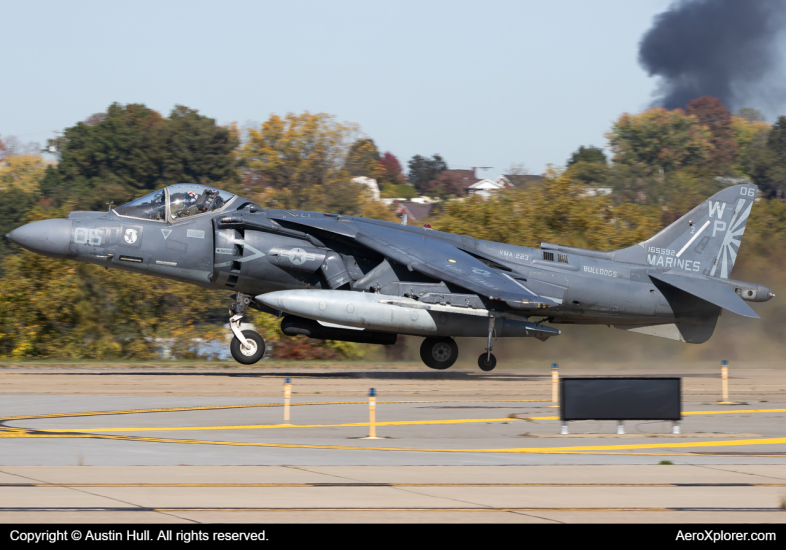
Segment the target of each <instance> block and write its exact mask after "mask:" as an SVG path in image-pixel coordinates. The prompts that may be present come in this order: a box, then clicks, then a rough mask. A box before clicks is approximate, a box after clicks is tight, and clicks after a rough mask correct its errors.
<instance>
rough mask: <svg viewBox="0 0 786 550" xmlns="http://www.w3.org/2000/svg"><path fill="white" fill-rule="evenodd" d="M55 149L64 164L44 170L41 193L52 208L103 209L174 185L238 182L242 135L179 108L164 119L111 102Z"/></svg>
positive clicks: (146, 110) (145, 109) (68, 131)
mask: <svg viewBox="0 0 786 550" xmlns="http://www.w3.org/2000/svg"><path fill="white" fill-rule="evenodd" d="M51 144H52V145H56V146H57V148H58V151H59V154H60V160H59V162H58V164H57V166H56V167H54V166H51V167H49V168H48V169H47V173H46V175H45V177H44V179H43V181H42V183H41V191H42V193H43V195H44V197H46V198H47V199H48V200H49V201H50V202H51V203H52V204H54V205H60V204H63V203H64V202H65V201H67V200H73V201H75V205H76V207H77V208H79V209H82V210H103V209H105V208H106V203H107V202H109V201H114V204H115V205H117V204H122V203H124V202H126V201H129V200H132V199H135V198H137V197H139V196H141V195H144V194H145V193H147V192H149V191H151V190H154V189H158V188H161V187H165V186H167V185H171V184H173V183H178V182H196V183H204V184H218V183H219V182H224V183H230V182H231V181H232V180H234V178H235V177H236V174H235V165H234V159H233V156H232V152H233V150H234V148H235V147H236V146H237V137H236V136H235V135H234V134H233V133H232V132H231V130H230V129H229V128H223V127H220V126H216V123H215V120H213V119H211V118H207V117H204V116H202V115H200V114H198V112H197V111H196V110H193V109H189V108H187V107H182V106H176V107H175V108H174V109H173V110H172V113H171V114H170V117H169V118H164V117H162V116H161V115H160V114H159V113H157V112H156V111H154V110H152V109H149V108H148V107H146V106H144V105H141V104H130V105H120V104H118V103H114V104H112V105H111V106H110V107H109V109H108V110H107V112H106V113H105V114H99V115H94V116H92V117H91V118H90V119H88V121H86V122H80V123H78V124H77V125H76V126H72V127H71V128H67V129H66V130H65V132H64V135H63V136H62V137H61V138H59V139H58V140H55V141H53V142H51ZM225 187H226V185H225Z"/></svg>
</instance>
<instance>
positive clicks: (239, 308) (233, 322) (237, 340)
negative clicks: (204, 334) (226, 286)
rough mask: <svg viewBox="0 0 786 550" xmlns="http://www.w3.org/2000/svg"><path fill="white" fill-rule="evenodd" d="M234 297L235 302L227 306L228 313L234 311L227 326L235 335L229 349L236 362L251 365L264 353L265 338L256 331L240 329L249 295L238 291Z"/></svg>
mask: <svg viewBox="0 0 786 550" xmlns="http://www.w3.org/2000/svg"><path fill="white" fill-rule="evenodd" d="M235 298H236V301H235V303H234V304H232V306H231V307H230V308H229V313H230V314H233V313H234V315H232V317H230V318H229V328H230V329H232V334H234V335H235V337H234V338H232V343H231V344H230V345H229V351H230V352H231V353H232V357H234V358H235V361H237V362H238V363H241V364H243V365H253V364H254V363H256V362H257V361H259V360H260V359H262V357H263V356H264V355H265V340H264V339H263V338H262V337H261V336H260V335H259V333H258V332H256V331H253V330H242V331H241V330H240V322H241V320H242V319H243V316H244V315H245V313H246V310H248V306H249V305H250V304H251V296H248V295H246V294H241V293H239V292H238V293H237V295H236V297H235Z"/></svg>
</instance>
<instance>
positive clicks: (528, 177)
mask: <svg viewBox="0 0 786 550" xmlns="http://www.w3.org/2000/svg"><path fill="white" fill-rule="evenodd" d="M499 180H504V181H505V182H507V183H509V184H510V185H512V186H513V187H515V188H516V189H520V188H522V187H527V186H528V185H532V184H533V183H538V182H540V181H543V176H538V175H535V174H507V175H503V176H500V177H499V178H497V181H499Z"/></svg>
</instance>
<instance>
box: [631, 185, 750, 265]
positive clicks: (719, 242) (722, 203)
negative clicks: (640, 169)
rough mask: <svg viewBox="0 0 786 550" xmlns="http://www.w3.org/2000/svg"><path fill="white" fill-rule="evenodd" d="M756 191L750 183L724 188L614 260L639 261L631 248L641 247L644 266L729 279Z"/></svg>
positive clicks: (639, 251) (639, 252)
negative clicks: (645, 264) (635, 259)
mask: <svg viewBox="0 0 786 550" xmlns="http://www.w3.org/2000/svg"><path fill="white" fill-rule="evenodd" d="M757 189H758V188H757V187H756V186H755V185H752V184H743V185H734V186H732V187H727V188H726V189H724V190H723V191H720V192H718V193H716V194H715V195H713V196H712V197H710V198H709V199H707V200H706V201H704V202H703V203H701V204H700V205H699V206H697V207H696V208H694V209H693V210H691V211H690V212H688V213H687V214H685V215H684V216H683V217H681V218H680V219H679V220H677V221H676V222H674V223H673V224H671V225H670V226H668V227H667V228H665V229H663V230H662V231H661V232H660V233H658V234H657V235H655V236H654V237H652V238H650V239H648V240H646V241H644V242H643V243H640V244H638V245H636V246H633V247H630V248H628V249H625V250H619V251H617V254H616V259H619V260H622V259H623V258H624V257H633V255H634V254H635V256H638V257H639V258H640V257H641V256H640V254H641V250H640V249H639V250H638V251H635V250H634V249H637V248H638V247H643V248H644V252H645V254H646V261H647V263H648V264H649V265H652V266H655V267H657V268H658V269H659V270H660V271H673V272H674V273H684V272H688V273H696V274H702V275H709V276H712V277H720V278H722V279H728V278H729V276H730V275H731V270H732V268H733V267H734V262H735V260H736V259H737V253H738V252H739V249H740V243H741V241H742V234H743V233H744V232H745V225H746V224H747V223H748V217H749V216H750V213H751V207H752V206H753V200H754V198H755V197H756V190H757ZM636 252H638V254H636ZM623 261H624V260H623Z"/></svg>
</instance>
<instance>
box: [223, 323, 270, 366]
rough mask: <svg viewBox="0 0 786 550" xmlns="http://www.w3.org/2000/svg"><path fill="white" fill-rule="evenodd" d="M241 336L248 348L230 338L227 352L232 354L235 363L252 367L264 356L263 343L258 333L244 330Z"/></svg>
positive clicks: (235, 338) (235, 339)
mask: <svg viewBox="0 0 786 550" xmlns="http://www.w3.org/2000/svg"><path fill="white" fill-rule="evenodd" d="M243 336H244V337H245V339H246V342H248V346H247V347H246V346H243V344H241V343H240V340H238V339H237V337H234V338H232V343H231V344H230V346H229V350H230V351H231V352H232V357H234V358H235V361H237V362H238V363H242V364H244V365H253V364H254V363H256V362H257V361H259V360H260V359H262V356H263V355H265V341H264V340H263V339H262V337H261V336H260V335H259V333H257V332H255V331H253V330H244V331H243Z"/></svg>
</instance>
